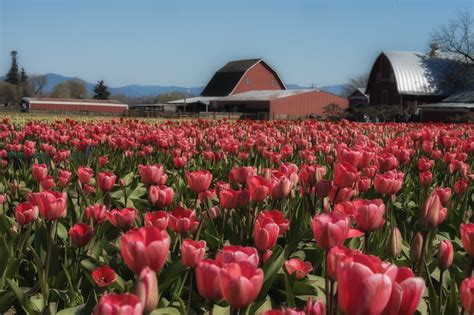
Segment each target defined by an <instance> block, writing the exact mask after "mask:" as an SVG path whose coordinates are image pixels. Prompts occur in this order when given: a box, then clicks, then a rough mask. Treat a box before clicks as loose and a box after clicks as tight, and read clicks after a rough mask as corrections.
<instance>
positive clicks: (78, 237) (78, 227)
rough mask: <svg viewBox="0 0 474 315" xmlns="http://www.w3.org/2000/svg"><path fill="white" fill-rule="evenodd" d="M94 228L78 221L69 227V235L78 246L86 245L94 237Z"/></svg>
mask: <svg viewBox="0 0 474 315" xmlns="http://www.w3.org/2000/svg"><path fill="white" fill-rule="evenodd" d="M93 232H94V230H93V229H92V227H90V226H89V225H87V224H85V223H76V224H74V226H73V227H72V228H70V229H69V237H70V238H71V240H72V242H73V243H74V244H75V245H76V246H77V247H83V246H86V245H87V243H89V241H90V240H91V238H92V234H93Z"/></svg>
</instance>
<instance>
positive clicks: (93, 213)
mask: <svg viewBox="0 0 474 315" xmlns="http://www.w3.org/2000/svg"><path fill="white" fill-rule="evenodd" d="M106 213H107V208H106V207H105V206H104V205H99V204H95V205H92V206H89V207H87V208H86V218H87V220H91V219H92V221H93V222H94V223H95V224H101V223H102V222H104V220H105V219H106Z"/></svg>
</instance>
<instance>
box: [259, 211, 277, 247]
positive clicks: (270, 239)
mask: <svg viewBox="0 0 474 315" xmlns="http://www.w3.org/2000/svg"><path fill="white" fill-rule="evenodd" d="M279 234H280V228H279V227H278V224H276V223H275V221H273V219H271V218H267V217H265V216H259V217H258V218H257V220H256V221H255V226H254V230H253V238H254V240H255V245H256V246H257V248H258V249H260V250H261V251H265V250H267V249H270V248H272V247H273V246H274V245H275V243H276V240H277V238H278V235H279Z"/></svg>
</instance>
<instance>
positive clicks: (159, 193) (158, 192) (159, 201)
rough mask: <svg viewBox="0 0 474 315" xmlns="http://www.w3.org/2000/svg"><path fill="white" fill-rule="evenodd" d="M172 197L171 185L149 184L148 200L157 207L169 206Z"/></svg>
mask: <svg viewBox="0 0 474 315" xmlns="http://www.w3.org/2000/svg"><path fill="white" fill-rule="evenodd" d="M173 197H174V191H173V188H171V187H166V186H154V185H151V186H150V187H149V188H148V201H150V203H151V204H152V205H154V206H156V207H158V209H160V208H164V207H167V206H169V205H170V204H171V203H172V202H173Z"/></svg>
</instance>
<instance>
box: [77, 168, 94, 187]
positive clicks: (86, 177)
mask: <svg viewBox="0 0 474 315" xmlns="http://www.w3.org/2000/svg"><path fill="white" fill-rule="evenodd" d="M92 176H94V171H93V170H92V169H91V168H90V167H87V166H80V167H79V168H78V169H77V179H79V182H80V183H81V184H83V185H85V184H89V183H90V181H91V178H92Z"/></svg>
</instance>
